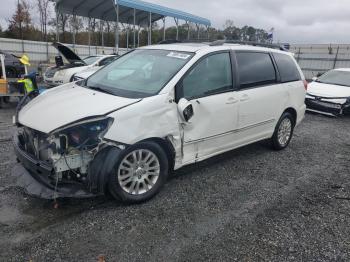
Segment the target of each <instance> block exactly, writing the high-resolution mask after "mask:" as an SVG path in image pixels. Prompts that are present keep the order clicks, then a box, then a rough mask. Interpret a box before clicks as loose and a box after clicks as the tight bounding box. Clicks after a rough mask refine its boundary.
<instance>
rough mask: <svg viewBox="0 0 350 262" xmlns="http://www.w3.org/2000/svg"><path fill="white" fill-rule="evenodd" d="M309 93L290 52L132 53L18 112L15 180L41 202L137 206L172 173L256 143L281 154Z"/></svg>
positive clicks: (162, 48)
mask: <svg viewBox="0 0 350 262" xmlns="http://www.w3.org/2000/svg"><path fill="white" fill-rule="evenodd" d="M306 87H307V86H306V82H305V80H304V76H303V73H302V72H301V70H300V68H299V66H298V65H297V63H296V61H295V59H294V57H293V56H292V55H291V54H290V53H288V52H283V51H279V50H274V49H270V48H262V47H257V46H247V45H246V46H242V45H235V44H224V43H222V44H221V45H218V44H170V45H156V46H149V47H144V48H139V49H136V50H133V51H132V52H130V53H128V54H126V55H124V56H122V57H120V58H119V59H117V60H116V61H114V62H113V63H111V64H109V65H108V66H106V67H104V68H102V69H101V70H99V71H98V72H96V73H95V74H93V75H92V76H91V77H89V78H88V79H87V80H85V81H78V82H75V83H70V84H66V85H63V86H60V87H58V88H54V89H51V90H49V91H47V92H45V93H43V94H41V95H40V96H38V97H36V98H34V100H32V101H31V102H29V104H27V105H25V106H24V107H23V109H22V110H20V111H19V113H18V117H17V125H18V126H19V128H18V134H17V135H15V141H14V145H15V152H16V155H17V158H18V160H19V161H20V163H21V165H20V166H19V167H17V169H16V170H15V172H14V173H15V174H17V176H19V177H21V178H22V180H24V181H26V182H25V183H24V185H27V186H26V187H27V190H28V191H29V193H31V194H35V195H39V196H41V197H44V198H53V197H54V196H55V197H86V196H91V195H103V194H105V193H106V192H110V193H111V194H112V195H113V196H114V197H115V198H117V199H121V200H122V201H125V202H129V203H137V202H142V201H145V200H148V199H150V198H151V197H153V196H154V195H155V194H156V193H157V192H159V190H160V189H161V187H162V186H163V185H164V183H165V181H166V180H167V177H168V174H169V172H170V171H171V170H176V169H179V168H181V167H183V166H186V165H189V164H192V163H195V162H198V161H202V160H205V159H207V158H210V157H213V156H215V155H218V154H221V153H223V152H226V151H229V150H232V149H235V148H238V147H242V146H245V145H247V144H251V143H254V142H257V141H259V140H265V139H269V140H270V141H271V144H272V147H273V148H274V149H276V150H282V149H284V148H286V147H287V146H288V144H289V143H290V141H291V139H292V136H293V131H294V128H295V127H296V126H297V125H298V124H299V123H300V122H301V121H302V119H303V118H304V114H305V108H306V106H305V104H304V101H305V93H306V91H305V89H306ZM50 105H55V106H50ZM38 116H40V117H38ZM28 185H30V186H28ZM54 192H55V193H54Z"/></svg>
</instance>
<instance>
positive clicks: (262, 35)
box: [0, 0, 268, 47]
mask: <svg viewBox="0 0 350 262" xmlns="http://www.w3.org/2000/svg"><path fill="white" fill-rule="evenodd" d="M14 4H15V5H16V8H15V12H14V13H13V14H12V15H11V16H10V17H9V18H8V19H7V28H5V29H2V28H1V26H0V37H6V38H15V39H23V40H34V41H50V42H54V41H55V40H56V24H57V26H58V28H59V39H60V42H63V43H73V42H75V43H76V44H81V45H87V44H88V43H89V28H90V35H91V38H90V44H91V45H98V46H100V45H102V44H103V45H105V46H115V30H116V23H115V22H107V21H101V20H98V19H90V20H89V19H87V18H83V17H77V16H72V15H68V14H59V16H58V19H56V14H55V11H54V3H53V2H51V1H50V0H17V3H14ZM33 13H35V14H37V15H36V16H35V17H34V16H33V15H32V14H33ZM34 18H35V19H34ZM89 23H90V27H89ZM188 26H189V27H190V39H197V38H198V36H199V37H200V39H202V40H208V37H207V35H208V34H207V29H206V28H204V27H201V28H200V29H199V33H198V31H197V28H196V27H195V25H191V24H190V25H187V24H184V25H180V26H179V39H180V40H181V39H183V40H185V39H187V37H188ZM119 28H120V42H119V43H120V47H126V42H127V41H126V38H127V36H128V37H129V43H130V46H131V45H132V43H133V31H132V26H128V25H125V26H119ZM152 28H153V31H152V43H157V42H159V41H161V40H162V39H163V28H162V25H161V26H160V25H159V24H157V23H154V24H153V26H152ZM127 32H129V34H128V33H127ZM102 33H103V43H102ZM139 33H140V45H146V44H147V39H148V37H147V35H148V33H147V29H146V28H140V30H139ZM209 36H210V39H209V40H218V39H229V40H240V41H257V42H267V39H268V33H267V32H266V31H265V30H264V29H258V28H255V27H253V26H248V25H246V26H243V27H238V26H235V24H234V22H233V21H232V20H227V21H226V22H225V24H224V25H223V29H217V28H214V27H210V28H209ZM166 38H167V39H175V38H176V27H175V26H171V27H167V28H166Z"/></svg>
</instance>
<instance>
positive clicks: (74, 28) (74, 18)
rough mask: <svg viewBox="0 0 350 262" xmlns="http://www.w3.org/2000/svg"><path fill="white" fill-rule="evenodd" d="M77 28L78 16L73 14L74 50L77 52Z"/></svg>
mask: <svg viewBox="0 0 350 262" xmlns="http://www.w3.org/2000/svg"><path fill="white" fill-rule="evenodd" d="M76 28H77V15H76V14H73V49H74V51H75V44H76V41H75V34H76Z"/></svg>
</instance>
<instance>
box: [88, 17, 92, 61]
mask: <svg viewBox="0 0 350 262" xmlns="http://www.w3.org/2000/svg"><path fill="white" fill-rule="evenodd" d="M88 43H89V55H91V48H90V47H91V18H90V17H89V26H88Z"/></svg>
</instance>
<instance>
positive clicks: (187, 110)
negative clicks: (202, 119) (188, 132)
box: [177, 98, 194, 122]
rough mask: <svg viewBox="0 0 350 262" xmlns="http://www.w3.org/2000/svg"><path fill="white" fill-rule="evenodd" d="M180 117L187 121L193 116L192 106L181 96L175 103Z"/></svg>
mask: <svg viewBox="0 0 350 262" xmlns="http://www.w3.org/2000/svg"><path fill="white" fill-rule="evenodd" d="M177 108H178V110H179V113H180V116H181V118H182V119H183V120H184V121H185V122H188V121H189V120H190V119H191V118H192V117H193V114H194V112H193V106H192V104H191V103H190V102H189V101H187V99H186V98H181V99H180V101H179V103H178V104H177Z"/></svg>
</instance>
